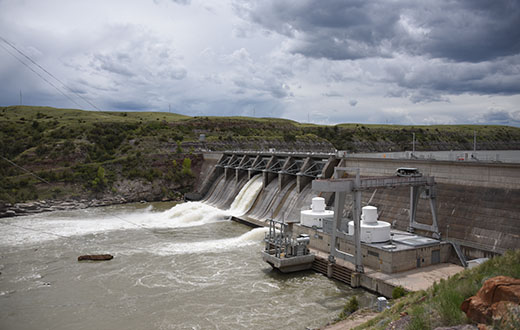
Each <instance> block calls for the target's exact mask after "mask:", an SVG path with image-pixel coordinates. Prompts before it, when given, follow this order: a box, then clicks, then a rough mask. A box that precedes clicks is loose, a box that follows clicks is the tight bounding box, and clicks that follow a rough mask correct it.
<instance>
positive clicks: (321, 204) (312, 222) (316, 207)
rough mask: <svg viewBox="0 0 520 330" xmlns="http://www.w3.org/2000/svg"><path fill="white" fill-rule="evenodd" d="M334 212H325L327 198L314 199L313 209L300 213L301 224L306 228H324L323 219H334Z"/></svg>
mask: <svg viewBox="0 0 520 330" xmlns="http://www.w3.org/2000/svg"><path fill="white" fill-rule="evenodd" d="M333 217H334V211H330V210H325V198H323V197H314V198H313V199H312V204H311V209H310V210H304V211H301V213H300V224H301V225H303V226H306V227H314V226H316V228H323V219H332V218H333Z"/></svg>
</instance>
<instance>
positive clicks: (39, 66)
mask: <svg viewBox="0 0 520 330" xmlns="http://www.w3.org/2000/svg"><path fill="white" fill-rule="evenodd" d="M0 39H1V40H2V41H3V42H5V43H6V44H7V45H9V46H10V47H11V48H13V49H14V50H16V51H17V52H18V53H19V54H21V55H22V56H23V57H25V58H26V59H28V60H29V61H31V62H32V63H33V64H34V65H36V66H37V67H38V68H40V69H41V70H42V71H43V72H45V73H47V74H48V75H49V76H51V77H52V78H54V79H55V80H56V81H58V82H59V83H60V84H62V85H63V86H64V87H65V88H66V89H67V90H68V91H70V92H72V93H74V94H75V95H76V96H77V97H79V98H81V99H82V100H83V101H85V102H87V103H88V104H90V105H91V106H93V107H94V108H95V109H96V110H99V111H101V109H99V108H98V107H97V106H96V105H95V104H94V103H92V102H91V101H90V100H88V99H86V98H84V97H83V96H82V95H81V94H79V93H77V92H75V91H74V90H72V89H71V88H70V87H68V86H67V85H66V84H65V83H64V82H62V81H61V80H60V79H58V78H57V77H56V76H55V75H53V74H52V73H50V72H49V71H47V70H46V69H45V68H44V67H42V66H41V65H40V64H38V63H36V61H35V60H33V59H32V58H30V57H29V56H28V55H26V54H25V53H24V52H22V51H21V50H20V49H18V48H17V47H16V46H14V45H13V44H12V43H10V42H9V41H7V40H6V39H5V38H3V37H2V36H0ZM4 49H5V48H4ZM10 54H11V53H10ZM11 55H12V56H14V55H13V54H11ZM24 65H26V64H25V63H24ZM26 66H27V65H26ZM33 72H34V70H33ZM74 103H75V102H74ZM76 104H77V103H76Z"/></svg>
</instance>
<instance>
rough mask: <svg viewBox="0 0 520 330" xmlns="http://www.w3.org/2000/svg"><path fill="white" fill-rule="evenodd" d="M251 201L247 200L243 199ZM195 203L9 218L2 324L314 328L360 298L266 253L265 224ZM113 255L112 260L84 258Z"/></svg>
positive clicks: (0, 244)
mask: <svg viewBox="0 0 520 330" xmlns="http://www.w3.org/2000/svg"><path fill="white" fill-rule="evenodd" d="M240 207H242V206H240ZM229 213H230V211H223V210H219V209H216V208H213V207H211V206H209V205H206V204H203V203H198V202H189V203H183V204H179V205H176V206H174V205H173V204H171V203H157V204H127V205H119V206H111V207H103V208H91V209H83V210H74V211H57V212H51V213H44V214H37V215H31V216H26V217H17V218H5V219H1V221H0V228H1V230H2V235H1V236H0V272H1V275H0V328H1V329H76V330H79V329H281V328H285V329H305V328H306V327H310V328H312V327H319V326H322V325H324V324H326V323H327V322H328V321H330V320H332V319H333V318H334V317H336V316H337V315H338V313H339V312H340V311H341V308H342V306H343V305H344V304H345V302H346V301H347V300H348V298H349V297H350V296H352V295H357V296H358V298H359V299H360V301H361V305H369V304H372V303H373V302H374V301H375V297H374V296H373V295H371V294H369V293H367V292H365V291H363V290H361V289H352V288H350V287H349V286H347V285H344V284H342V283H339V282H336V281H332V280H329V279H327V278H326V277H325V276H323V275H320V274H317V273H314V272H312V271H307V272H301V273H296V274H281V273H279V272H277V271H274V270H272V269H271V268H270V266H269V265H267V264H266V263H264V262H263V261H262V259H261V257H260V254H259V251H260V250H261V249H262V247H263V245H262V238H263V236H264V232H265V231H264V229H263V228H258V229H251V228H249V227H247V226H245V225H242V224H239V223H235V222H233V221H230V220H228V215H229ZM98 253H110V254H113V255H114V259H113V260H110V261H105V262H78V261H77V257H78V256H79V255H83V254H98Z"/></svg>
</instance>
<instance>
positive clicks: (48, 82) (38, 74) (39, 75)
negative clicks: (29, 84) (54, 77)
mask: <svg viewBox="0 0 520 330" xmlns="http://www.w3.org/2000/svg"><path fill="white" fill-rule="evenodd" d="M2 48H3V49H5V51H6V52H8V53H9V54H10V55H11V56H13V57H14V58H16V59H17V60H18V61H19V62H20V63H22V64H23V65H25V66H26V67H27V68H28V69H29V70H31V71H32V72H34V73H35V74H36V75H37V76H38V77H40V78H41V79H43V81H45V82H46V83H47V84H49V85H51V86H52V87H54V88H55V89H56V90H57V91H58V92H60V93H61V94H62V95H63V96H65V97H66V98H68V99H69V100H70V101H72V102H73V103H74V104H76V105H77V106H78V107H80V108H81V105H80V104H78V102H76V101H74V100H73V99H72V98H71V97H70V96H68V95H67V94H65V93H64V92H63V91H62V90H61V89H59V88H58V87H57V86H56V85H54V84H53V83H51V82H50V81H48V80H47V79H46V78H45V77H43V76H42V75H41V74H40V73H38V72H37V71H35V70H34V69H33V68H31V67H30V66H29V65H28V64H27V63H25V62H24V61H22V60H21V59H20V58H19V57H17V56H16V55H14V54H13V53H11V52H10V51H9V50H8V49H7V48H5V47H4V46H2Z"/></svg>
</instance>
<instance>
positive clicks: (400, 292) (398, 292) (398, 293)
mask: <svg viewBox="0 0 520 330" xmlns="http://www.w3.org/2000/svg"><path fill="white" fill-rule="evenodd" d="M405 294H406V290H405V289H404V288H403V287H402V286H400V285H399V286H396V287H395V288H394V289H393V290H392V298H393V299H397V298H401V297H403V296H404V295H405Z"/></svg>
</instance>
